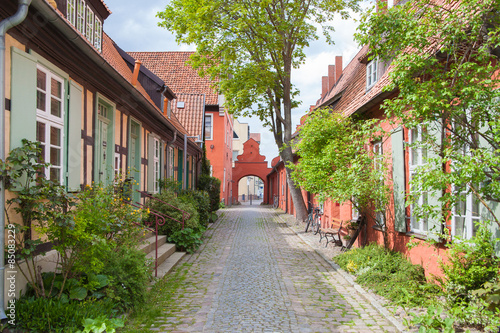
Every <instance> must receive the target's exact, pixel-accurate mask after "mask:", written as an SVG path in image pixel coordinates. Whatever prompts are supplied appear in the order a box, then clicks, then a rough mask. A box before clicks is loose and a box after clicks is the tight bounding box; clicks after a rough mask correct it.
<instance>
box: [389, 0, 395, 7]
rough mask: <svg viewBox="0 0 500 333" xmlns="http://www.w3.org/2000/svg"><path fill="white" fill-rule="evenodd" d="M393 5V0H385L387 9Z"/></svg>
mask: <svg viewBox="0 0 500 333" xmlns="http://www.w3.org/2000/svg"><path fill="white" fill-rule="evenodd" d="M392 7H394V0H387V9H391V8H392Z"/></svg>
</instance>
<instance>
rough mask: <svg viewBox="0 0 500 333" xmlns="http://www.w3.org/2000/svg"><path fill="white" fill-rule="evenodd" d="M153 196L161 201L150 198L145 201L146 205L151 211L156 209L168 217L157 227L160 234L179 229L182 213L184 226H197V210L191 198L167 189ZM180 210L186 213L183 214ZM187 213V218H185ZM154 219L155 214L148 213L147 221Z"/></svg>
mask: <svg viewBox="0 0 500 333" xmlns="http://www.w3.org/2000/svg"><path fill="white" fill-rule="evenodd" d="M154 197H155V198H157V199H159V200H161V201H158V200H154V199H150V200H148V202H147V203H146V207H148V208H149V209H151V211H156V212H159V213H161V214H163V215H166V216H168V217H170V218H166V219H165V224H164V225H162V226H160V227H159V233H160V234H162V235H172V234H173V233H174V232H176V231H179V230H181V229H182V226H181V224H180V223H179V222H182V220H183V215H184V219H185V221H184V227H185V228H192V229H195V230H196V229H198V228H199V216H198V211H197V207H196V204H195V203H194V202H193V199H191V198H189V197H187V196H178V195H177V194H176V193H175V192H173V191H171V190H167V189H166V190H164V191H163V192H162V193H158V194H155V195H154ZM179 209H180V210H181V211H179ZM182 211H184V212H186V213H187V214H185V213H184V214H183V212H182ZM188 215H189V218H187V217H188ZM174 219H175V220H174ZM154 220H155V216H154V215H153V214H150V215H149V216H148V217H147V219H146V221H147V222H148V223H154Z"/></svg>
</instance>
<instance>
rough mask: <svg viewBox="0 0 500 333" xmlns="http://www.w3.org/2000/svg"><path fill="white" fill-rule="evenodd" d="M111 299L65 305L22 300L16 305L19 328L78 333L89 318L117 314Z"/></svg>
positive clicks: (29, 298) (28, 298)
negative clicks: (84, 321) (76, 332)
mask: <svg viewBox="0 0 500 333" xmlns="http://www.w3.org/2000/svg"><path fill="white" fill-rule="evenodd" d="M113 307H114V302H113V300H111V299H103V300H86V301H83V302H80V301H69V302H68V301H64V300H61V299H56V298H36V297H33V296H31V297H21V298H20V299H19V300H18V301H17V302H16V315H17V318H16V320H17V322H16V326H15V327H16V328H21V329H25V330H27V331H29V332H43V333H46V332H62V333H69V332H75V331H76V330H77V329H79V328H83V326H82V322H83V320H84V319H86V318H98V317H100V316H105V317H112V316H114V315H115V314H116V311H115V310H114V309H113Z"/></svg>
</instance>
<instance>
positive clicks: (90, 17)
mask: <svg viewBox="0 0 500 333" xmlns="http://www.w3.org/2000/svg"><path fill="white" fill-rule="evenodd" d="M85 37H87V39H88V40H89V42H90V44H94V12H93V11H92V9H90V7H89V6H87V24H86V29H85Z"/></svg>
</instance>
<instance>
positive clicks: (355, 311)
mask: <svg viewBox="0 0 500 333" xmlns="http://www.w3.org/2000/svg"><path fill="white" fill-rule="evenodd" d="M222 213H223V215H222V217H221V218H220V219H219V220H218V221H217V222H216V223H215V224H213V225H212V226H211V228H210V229H209V230H208V231H207V233H206V234H205V236H206V239H205V244H204V245H203V246H202V247H201V248H200V249H199V250H198V251H197V252H196V253H195V254H193V255H190V256H187V257H186V259H184V261H183V262H182V263H181V264H179V265H178V266H177V267H176V269H175V270H174V272H172V273H171V274H175V273H176V271H177V273H179V272H180V271H182V270H184V272H183V282H182V286H181V287H179V288H177V289H176V291H175V295H173V297H172V304H171V305H169V306H168V307H165V309H164V311H163V315H162V316H161V317H158V318H157V320H156V323H155V325H154V326H155V327H153V328H151V330H152V331H160V332H397V331H398V330H397V329H396V328H395V327H394V326H392V325H391V323H390V322H389V321H388V320H387V319H386V318H385V317H384V316H382V315H381V314H380V312H379V311H378V310H377V309H376V308H375V307H373V306H372V305H371V304H370V303H369V302H368V301H367V300H366V299H365V298H364V297H363V295H361V293H360V292H359V291H358V290H357V289H355V288H354V287H353V286H352V284H350V283H349V282H348V281H347V280H345V279H344V278H343V277H342V276H341V275H340V274H339V273H338V272H337V271H336V270H335V269H334V268H332V266H331V265H330V264H329V263H328V262H326V261H325V260H324V259H323V258H322V257H320V256H319V255H318V254H317V253H316V252H315V251H314V250H313V249H312V248H311V247H310V246H309V245H307V244H306V243H305V242H304V241H302V240H301V239H300V238H299V237H298V236H297V235H296V234H295V232H293V230H291V229H290V228H288V227H287V225H286V224H285V223H283V221H282V220H281V219H278V217H277V215H276V214H275V211H274V210H273V209H270V208H266V207H265V206H264V207H262V206H260V207H259V206H240V207H237V208H229V209H224V210H223V211H222Z"/></svg>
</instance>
